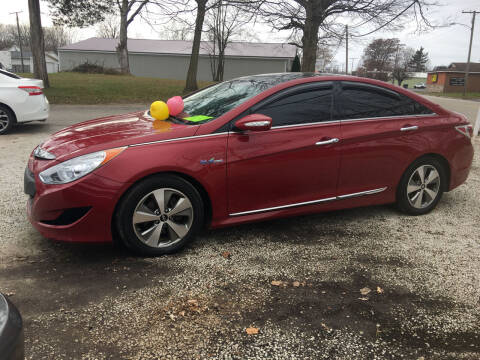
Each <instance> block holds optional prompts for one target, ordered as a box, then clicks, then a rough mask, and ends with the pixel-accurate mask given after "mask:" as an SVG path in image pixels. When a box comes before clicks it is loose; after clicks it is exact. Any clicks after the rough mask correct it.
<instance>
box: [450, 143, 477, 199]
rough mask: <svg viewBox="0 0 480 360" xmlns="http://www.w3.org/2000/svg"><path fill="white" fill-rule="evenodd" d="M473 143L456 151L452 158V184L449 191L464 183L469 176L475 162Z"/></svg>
mask: <svg viewBox="0 0 480 360" xmlns="http://www.w3.org/2000/svg"><path fill="white" fill-rule="evenodd" d="M473 155H474V150H473V145H472V144H471V143H470V144H468V145H466V146H463V147H461V148H460V149H458V150H457V151H456V152H455V155H454V156H453V158H452V159H451V160H450V166H451V169H450V186H449V188H448V191H450V190H453V189H455V188H456V187H458V186H460V185H462V184H463V183H464V182H465V181H466V180H467V178H468V174H469V173H470V168H471V167H472V162H473Z"/></svg>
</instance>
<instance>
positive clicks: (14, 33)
mask: <svg viewBox="0 0 480 360" xmlns="http://www.w3.org/2000/svg"><path fill="white" fill-rule="evenodd" d="M19 29H20V38H19V36H18V29H17V26H16V25H10V24H8V25H0V49H9V48H11V47H12V46H16V47H18V48H20V43H21V44H22V47H23V48H28V47H29V46H30V26H29V25H26V24H20V26H19Z"/></svg>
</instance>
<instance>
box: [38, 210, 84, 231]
mask: <svg viewBox="0 0 480 360" xmlns="http://www.w3.org/2000/svg"><path fill="white" fill-rule="evenodd" d="M90 209H91V206H86V207H78V208H71V209H67V210H64V211H63V212H62V213H61V214H60V216H59V217H57V218H56V219H55V220H40V222H41V223H44V224H47V225H56V226H62V225H70V224H73V223H74V222H75V221H77V220H79V219H80V218H82V217H83V216H84V215H85V214H86V213H87V212H88V210H90Z"/></svg>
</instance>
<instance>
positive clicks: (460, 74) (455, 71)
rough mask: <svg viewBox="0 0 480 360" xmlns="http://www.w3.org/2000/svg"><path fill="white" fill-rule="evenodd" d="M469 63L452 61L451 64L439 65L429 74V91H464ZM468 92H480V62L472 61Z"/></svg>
mask: <svg viewBox="0 0 480 360" xmlns="http://www.w3.org/2000/svg"><path fill="white" fill-rule="evenodd" d="M466 68H467V63H451V64H450V65H449V66H438V67H436V68H435V69H434V70H433V71H431V72H429V73H428V76H427V91H430V92H442V93H452V92H462V91H463V86H464V84H465V70H466ZM467 91H468V92H480V63H470V71H469V75H468V89H467Z"/></svg>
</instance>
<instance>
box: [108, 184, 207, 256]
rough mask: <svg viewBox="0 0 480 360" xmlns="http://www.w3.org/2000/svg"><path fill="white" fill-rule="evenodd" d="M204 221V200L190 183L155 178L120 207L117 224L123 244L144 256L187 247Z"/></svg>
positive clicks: (139, 186) (127, 196)
mask: <svg viewBox="0 0 480 360" xmlns="http://www.w3.org/2000/svg"><path fill="white" fill-rule="evenodd" d="M203 221H204V207H203V202H202V197H201V196H200V194H199V193H198V191H197V189H196V188H195V187H194V186H193V185H192V184H190V183H189V182H188V181H186V180H184V179H183V178H181V177H178V176H175V175H155V176H151V177H149V178H147V179H145V180H143V181H141V182H140V183H138V184H136V185H135V186H134V187H133V188H132V189H131V190H129V191H128V193H127V194H126V195H125V196H124V198H123V199H122V200H121V203H120V204H119V207H118V210H117V213H116V216H115V224H116V227H117V230H118V234H119V235H120V237H121V239H122V242H123V243H124V244H125V245H126V246H127V247H128V248H130V249H132V250H133V251H135V252H137V253H139V254H142V255H151V256H157V255H163V254H170V253H173V252H176V251H178V250H180V249H181V248H182V247H184V246H185V245H186V244H187V243H188V242H189V241H190V240H191V239H192V238H193V237H194V236H195V234H196V233H197V232H198V231H199V230H200V229H201V227H202V225H203Z"/></svg>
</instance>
